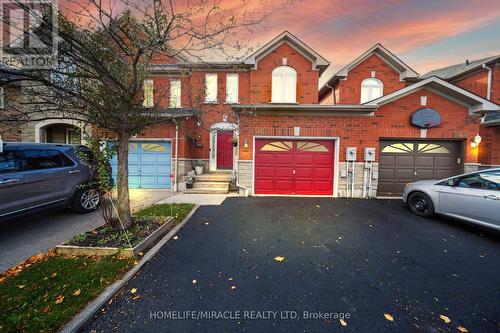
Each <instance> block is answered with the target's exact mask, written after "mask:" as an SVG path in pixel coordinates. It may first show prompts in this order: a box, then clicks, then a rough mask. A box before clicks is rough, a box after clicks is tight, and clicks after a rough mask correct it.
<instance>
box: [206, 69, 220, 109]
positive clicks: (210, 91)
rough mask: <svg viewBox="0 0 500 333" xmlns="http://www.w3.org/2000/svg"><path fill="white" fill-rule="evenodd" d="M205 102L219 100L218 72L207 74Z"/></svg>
mask: <svg viewBox="0 0 500 333" xmlns="http://www.w3.org/2000/svg"><path fill="white" fill-rule="evenodd" d="M205 102H207V103H215V102H217V74H214V73H210V74H205Z"/></svg>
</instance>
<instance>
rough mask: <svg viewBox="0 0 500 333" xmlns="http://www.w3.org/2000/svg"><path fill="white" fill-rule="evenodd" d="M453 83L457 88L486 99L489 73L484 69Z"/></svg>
mask: <svg viewBox="0 0 500 333" xmlns="http://www.w3.org/2000/svg"><path fill="white" fill-rule="evenodd" d="M452 83H454V84H456V85H457V86H459V87H461V88H464V89H466V90H469V91H471V92H473V93H474V94H476V95H479V96H482V97H484V98H486V91H487V87H488V72H486V70H484V69H480V70H479V71H477V72H475V73H472V74H470V75H468V76H466V77H463V78H460V79H459V80H456V81H453V82H452Z"/></svg>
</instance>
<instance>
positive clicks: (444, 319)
mask: <svg viewBox="0 0 500 333" xmlns="http://www.w3.org/2000/svg"><path fill="white" fill-rule="evenodd" d="M439 318H441V319H442V320H443V321H444V322H445V323H447V324H448V323H449V322H451V320H450V318H448V317H447V316H445V315H440V316H439Z"/></svg>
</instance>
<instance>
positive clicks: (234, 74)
mask: <svg viewBox="0 0 500 333" xmlns="http://www.w3.org/2000/svg"><path fill="white" fill-rule="evenodd" d="M229 77H235V78H236V96H235V97H236V98H235V100H234V101H231V100H229V95H228V91H229V85H228V82H229V80H228V78H229ZM239 85H240V76H239V74H238V73H228V74H226V103H238V101H239V98H240V91H239Z"/></svg>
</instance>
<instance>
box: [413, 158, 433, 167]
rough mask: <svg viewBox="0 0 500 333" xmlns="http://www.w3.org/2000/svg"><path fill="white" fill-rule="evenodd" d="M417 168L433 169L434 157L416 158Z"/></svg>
mask: <svg viewBox="0 0 500 333" xmlns="http://www.w3.org/2000/svg"><path fill="white" fill-rule="evenodd" d="M416 164H417V167H429V166H430V167H433V166H434V157H433V156H417V159H416Z"/></svg>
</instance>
